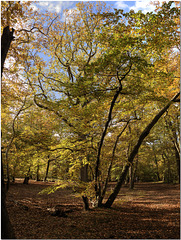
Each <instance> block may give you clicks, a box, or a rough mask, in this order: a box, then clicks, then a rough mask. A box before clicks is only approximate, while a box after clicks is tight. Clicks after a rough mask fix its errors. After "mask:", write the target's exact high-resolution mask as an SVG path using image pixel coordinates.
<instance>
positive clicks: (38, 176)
mask: <svg viewBox="0 0 181 240" xmlns="http://www.w3.org/2000/svg"><path fill="white" fill-rule="evenodd" d="M39 169H40V165H39V164H38V166H37V171H36V181H40V174H39Z"/></svg>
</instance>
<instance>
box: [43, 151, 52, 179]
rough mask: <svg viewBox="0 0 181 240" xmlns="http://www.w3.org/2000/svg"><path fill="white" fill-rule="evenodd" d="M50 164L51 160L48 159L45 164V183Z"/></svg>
mask: <svg viewBox="0 0 181 240" xmlns="http://www.w3.org/2000/svg"><path fill="white" fill-rule="evenodd" d="M48 158H49V156H48ZM50 162H51V160H50V159H49V160H48V162H47V169H46V174H45V178H44V181H45V182H46V180H47V177H48V171H49V167H50Z"/></svg>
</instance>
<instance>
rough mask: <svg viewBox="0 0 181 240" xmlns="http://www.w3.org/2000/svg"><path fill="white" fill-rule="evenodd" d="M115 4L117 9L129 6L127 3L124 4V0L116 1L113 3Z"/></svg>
mask: <svg viewBox="0 0 181 240" xmlns="http://www.w3.org/2000/svg"><path fill="white" fill-rule="evenodd" d="M115 6H116V8H119V9H125V8H129V6H128V4H126V3H125V2H123V1H118V2H116V3H115Z"/></svg>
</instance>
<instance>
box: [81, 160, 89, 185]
mask: <svg viewBox="0 0 181 240" xmlns="http://www.w3.org/2000/svg"><path fill="white" fill-rule="evenodd" d="M88 166H89V165H88V164H85V165H84V166H82V167H81V169H80V180H81V181H83V182H88V181H89V179H88Z"/></svg>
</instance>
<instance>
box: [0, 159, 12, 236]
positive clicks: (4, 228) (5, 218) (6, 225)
mask: <svg viewBox="0 0 181 240" xmlns="http://www.w3.org/2000/svg"><path fill="white" fill-rule="evenodd" d="M1 159H2V158H1ZM1 239H15V234H14V230H13V227H12V225H11V222H10V219H9V215H8V211H7V208H6V189H5V183H4V172H3V164H2V160H1Z"/></svg>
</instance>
